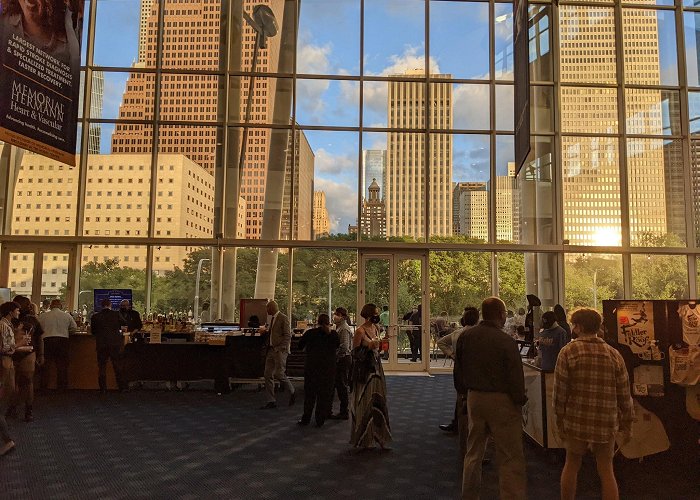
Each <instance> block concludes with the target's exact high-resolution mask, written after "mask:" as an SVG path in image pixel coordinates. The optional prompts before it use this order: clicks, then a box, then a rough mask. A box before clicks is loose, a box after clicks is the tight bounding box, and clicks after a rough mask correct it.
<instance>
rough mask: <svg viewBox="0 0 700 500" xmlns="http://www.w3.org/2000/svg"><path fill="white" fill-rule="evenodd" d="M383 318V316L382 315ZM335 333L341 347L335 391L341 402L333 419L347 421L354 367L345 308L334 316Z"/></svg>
mask: <svg viewBox="0 0 700 500" xmlns="http://www.w3.org/2000/svg"><path fill="white" fill-rule="evenodd" d="M380 316H381V314H380ZM333 323H334V324H335V331H336V332H337V333H338V339H339V341H340V345H338V350H337V352H336V356H335V363H336V364H335V391H336V392H337V393H338V399H339V400H340V411H339V412H338V413H337V414H336V415H331V418H333V419H337V420H347V419H348V418H350V412H349V395H348V392H349V389H350V387H349V386H350V367H351V366H352V355H351V353H352V335H353V333H352V330H351V329H350V326H348V311H347V309H345V308H344V307H338V308H336V310H335V314H333Z"/></svg>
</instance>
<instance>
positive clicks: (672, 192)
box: [649, 90, 693, 240]
mask: <svg viewBox="0 0 700 500" xmlns="http://www.w3.org/2000/svg"><path fill="white" fill-rule="evenodd" d="M661 97H662V101H663V103H664V105H668V111H669V121H670V123H681V121H680V120H681V117H680V111H681V104H680V96H679V93H678V92H675V91H669V90H662V91H661ZM672 132H673V131H672ZM649 142H650V143H651V144H653V145H654V146H656V147H659V146H661V145H662V147H663V155H664V165H665V166H666V168H665V180H664V187H665V193H664V196H665V199H666V226H667V231H668V232H669V233H671V234H676V235H685V234H686V229H685V215H686V212H687V210H688V205H686V203H685V196H684V195H683V193H685V174H684V172H683V142H682V141H681V140H678V139H676V140H672V141H671V140H665V139H650V140H649ZM692 165H693V164H692V162H691V170H692ZM683 239H684V238H683ZM684 240H685V239H684Z"/></svg>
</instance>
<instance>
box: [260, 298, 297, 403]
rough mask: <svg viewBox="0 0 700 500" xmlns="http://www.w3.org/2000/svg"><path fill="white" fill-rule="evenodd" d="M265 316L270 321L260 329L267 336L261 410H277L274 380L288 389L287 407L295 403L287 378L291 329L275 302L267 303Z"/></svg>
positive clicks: (290, 384) (290, 383) (294, 396)
mask: <svg viewBox="0 0 700 500" xmlns="http://www.w3.org/2000/svg"><path fill="white" fill-rule="evenodd" d="M267 315H268V317H270V321H269V323H268V324H267V326H265V327H262V328H261V329H260V331H261V332H264V333H266V334H267V337H266V338H265V341H264V342H265V349H266V354H265V392H266V394H267V402H266V403H265V405H263V407H262V409H263V410H268V409H271V408H277V399H276V398H275V379H277V380H279V381H280V383H283V384H285V385H286V386H287V388H288V389H289V392H290V395H289V406H292V405H293V404H294V402H295V401H296V391H295V390H294V385H293V384H292V382H291V381H290V380H289V378H287V374H286V369H287V356H288V355H289V352H290V346H291V343H292V328H291V326H290V324H289V319H288V318H287V316H286V315H285V314H284V313H282V312H280V308H279V306H278V305H277V302H275V301H274V300H271V301H270V302H268V303H267Z"/></svg>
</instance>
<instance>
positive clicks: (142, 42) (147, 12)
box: [136, 0, 157, 65]
mask: <svg viewBox="0 0 700 500" xmlns="http://www.w3.org/2000/svg"><path fill="white" fill-rule="evenodd" d="M154 1H155V0H141V15H140V16H139V55H138V60H137V61H136V63H137V65H138V64H139V63H141V64H143V63H145V62H146V46H147V45H148V39H147V34H148V19H149V18H150V17H151V11H152V10H153V3H154ZM156 19H157V17H156Z"/></svg>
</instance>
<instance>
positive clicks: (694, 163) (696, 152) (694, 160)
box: [690, 140, 700, 245]
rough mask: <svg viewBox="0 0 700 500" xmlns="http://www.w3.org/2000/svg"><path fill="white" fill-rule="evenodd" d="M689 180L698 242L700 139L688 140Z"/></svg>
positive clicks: (697, 241)
mask: <svg viewBox="0 0 700 500" xmlns="http://www.w3.org/2000/svg"><path fill="white" fill-rule="evenodd" d="M690 180H691V190H692V205H693V222H694V223H695V244H696V245H698V244H700V141H698V140H692V141H690Z"/></svg>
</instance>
